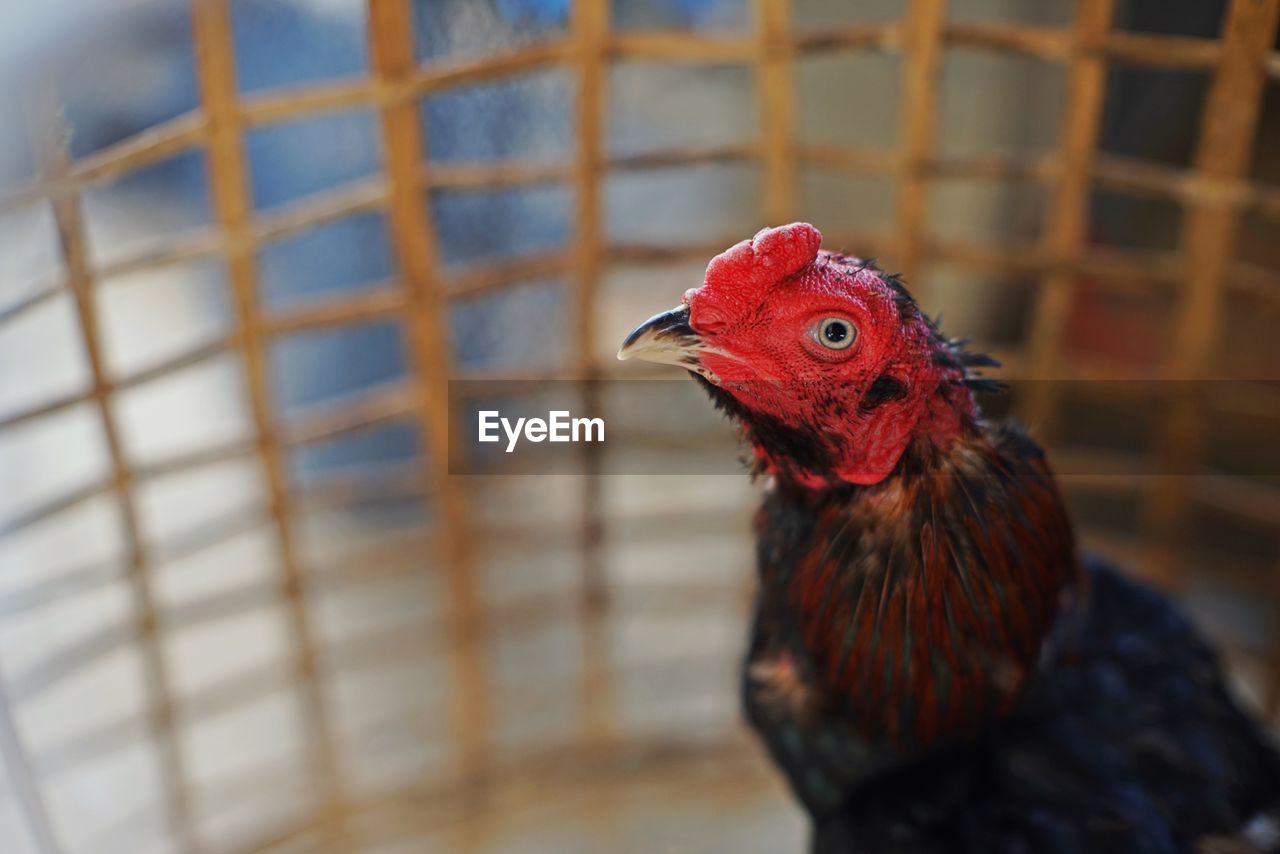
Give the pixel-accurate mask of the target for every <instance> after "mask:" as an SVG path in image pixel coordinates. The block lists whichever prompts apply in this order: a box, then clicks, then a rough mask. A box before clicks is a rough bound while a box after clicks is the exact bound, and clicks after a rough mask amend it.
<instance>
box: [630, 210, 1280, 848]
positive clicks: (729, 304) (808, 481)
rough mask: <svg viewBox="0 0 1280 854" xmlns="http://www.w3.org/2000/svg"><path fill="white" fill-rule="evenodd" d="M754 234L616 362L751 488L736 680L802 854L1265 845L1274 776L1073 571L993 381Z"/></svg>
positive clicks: (1121, 589)
mask: <svg viewBox="0 0 1280 854" xmlns="http://www.w3.org/2000/svg"><path fill="white" fill-rule="evenodd" d="M820 243H821V235H820V234H819V233H818V231H817V230H816V229H814V228H813V227H812V226H808V225H805V224H794V225H791V226H786V227H783V228H778V229H766V230H765V231H762V232H760V233H759V234H757V235H756V236H755V238H754V239H752V240H748V241H743V242H742V243H740V244H738V245H737V246H734V247H732V248H731V249H729V250H728V251H726V252H725V253H722V254H721V255H720V256H717V258H715V259H714V260H713V261H712V262H711V264H710V265H709V267H708V269H707V276H706V281H705V283H704V284H703V286H702V287H701V288H696V289H691V290H690V291H689V292H687V293H686V294H685V299H684V302H683V304H682V306H681V307H679V308H677V309H674V310H672V311H670V312H667V313H665V314H662V315H658V316H655V317H654V318H651V319H650V320H649V321H648V322H646V323H645V324H644V325H642V326H641V327H639V328H638V329H637V330H636V331H635V332H633V333H632V335H631V336H630V337H629V338H628V340H627V342H626V343H624V345H623V348H622V350H621V351H620V352H619V356H620V357H624V358H625V357H630V356H636V357H639V358H646V359H649V360H652V361H660V362H668V363H672V364H676V365H679V366H681V367H684V368H686V369H688V370H690V371H691V372H692V373H693V374H694V375H695V377H696V378H697V379H698V381H699V382H700V383H701V384H702V385H703V386H704V387H705V388H706V390H707V392H708V393H709V395H710V396H711V398H712V400H713V401H714V402H715V403H716V405H717V406H719V407H720V408H722V409H723V410H724V411H725V412H726V413H727V414H728V415H729V416H730V417H732V418H733V419H734V420H735V421H737V422H738V423H739V424H740V426H741V428H742V430H743V434H744V438H745V440H746V441H747V443H748V444H749V446H750V447H751V449H752V452H753V460H754V466H755V468H756V470H757V472H758V473H761V474H764V475H766V476H767V477H768V478H769V479H770V486H769V488H768V489H767V492H766V496H765V500H764V504H763V506H762V508H761V510H760V512H759V514H758V515H757V518H756V523H755V529H756V536H757V542H758V570H759V590H758V593H757V601H756V609H755V619H754V623H753V631H752V638H751V643H750V648H749V650H748V654H747V657H746V662H745V666H744V674H743V701H744V706H745V710H746V715H747V718H748V720H749V721H750V723H751V724H752V725H753V726H754V728H755V729H756V730H757V732H758V733H759V734H760V736H761V739H762V740H763V742H764V744H765V746H766V748H767V749H768V751H769V753H770V754H771V756H772V757H773V759H774V761H775V762H776V763H777V764H778V766H779V767H780V768H781V769H782V771H783V772H784V773H785V775H786V777H787V779H788V781H789V783H790V784H791V787H792V789H793V791H794V792H795V794H796V796H797V798H798V799H799V800H800V801H801V802H802V803H803V804H804V806H805V807H806V808H807V809H808V811H809V813H810V814H811V816H812V818H813V830H814V832H813V850H814V851H817V852H832V854H837V853H838V852H854V851H858V852H862V851H922V852H923V851H973V852H997V851H1009V852H1041V851H1049V852H1085V851H1089V852H1092V851H1126V852H1128V851H1133V852H1165V851H1168V852H1176V851H1191V850H1197V849H1199V850H1214V849H1215V847H1216V850H1221V851H1257V850H1267V849H1268V847H1269V846H1271V845H1274V844H1275V843H1277V842H1278V841H1280V824H1277V823H1276V822H1274V821H1271V819H1270V816H1271V814H1272V812H1273V811H1274V810H1275V808H1276V807H1277V806H1278V805H1280V757H1278V756H1277V753H1276V751H1275V748H1274V747H1273V745H1272V744H1271V742H1270V739H1269V736H1268V734H1267V733H1266V732H1265V731H1264V730H1263V729H1262V728H1261V727H1260V726H1259V725H1258V724H1257V723H1256V722H1255V721H1254V720H1253V719H1251V718H1250V717H1249V716H1248V715H1247V714H1246V713H1245V712H1243V711H1242V710H1241V709H1240V708H1239V707H1238V706H1237V705H1236V703H1235V702H1234V700H1233V699H1232V698H1231V696H1230V695H1229V693H1228V691H1227V689H1226V687H1225V685H1224V682H1223V677H1222V672H1221V668H1220V666H1219V664H1218V662H1217V660H1216V658H1215V656H1214V655H1213V653H1212V652H1211V651H1210V649H1209V648H1208V647H1207V646H1206V645H1205V644H1204V643H1203V642H1202V641H1201V640H1200V639H1199V638H1198V636H1197V635H1196V633H1195V631H1194V629H1193V628H1192V627H1191V626H1190V624H1189V623H1188V622H1187V621H1186V620H1185V619H1184V618H1183V617H1182V616H1181V615H1180V613H1179V612H1178V611H1177V610H1176V609H1175V608H1174V607H1173V606H1172V605H1171V604H1170V603H1169V602H1168V601H1167V600H1166V599H1164V598H1163V597H1162V596H1160V595H1159V594H1157V593H1155V592H1153V591H1150V590H1147V589H1145V588H1143V587H1141V586H1139V585H1137V584H1135V583H1133V582H1130V581H1127V580H1125V579H1124V578H1123V577H1122V576H1121V575H1119V574H1117V573H1115V572H1114V571H1112V570H1110V569H1108V568H1106V567H1104V566H1101V565H1099V564H1096V563H1093V562H1090V561H1082V560H1081V559H1080V558H1079V557H1078V556H1077V553H1076V549H1075V541H1074V537H1073V535H1072V531H1071V525H1070V521H1069V519H1068V517H1067V514H1066V511H1065V507H1064V505H1063V502H1062V499H1061V497H1060V495H1059V493H1058V490H1057V487H1056V485H1055V483H1054V478H1053V475H1052V472H1051V471H1050V469H1049V466H1048V463H1047V462H1046V460H1045V457H1044V454H1043V453H1042V451H1041V450H1040V448H1039V447H1038V446H1037V445H1036V444H1035V443H1034V442H1033V441H1032V440H1031V439H1030V438H1028V437H1027V436H1026V435H1025V434H1024V433H1023V432H1022V431H1021V430H1019V429H1018V428H1017V427H1015V426H1013V425H1009V424H992V423H990V422H988V421H986V420H985V419H984V418H983V417H982V413H981V411H980V410H979V408H978V406H977V404H976V402H975V399H974V391H975V390H977V389H981V388H983V387H984V386H988V385H990V381H989V380H986V379H983V378H982V377H980V376H978V375H977V369H978V368H981V367H984V366H987V365H990V364H992V363H991V362H990V361H989V360H987V359H985V358H984V357H981V356H977V355H974V354H970V353H968V352H966V350H965V349H964V347H963V345H962V344H961V343H959V342H955V341H951V340H948V339H946V338H945V337H943V336H942V335H941V333H940V332H939V330H938V329H937V327H936V325H935V324H934V323H933V322H932V321H931V320H929V319H928V318H927V317H926V316H925V315H924V314H923V313H922V312H921V311H920V310H919V309H918V307H917V306H916V304H915V302H914V300H913V299H912V298H911V297H910V295H909V294H908V293H907V292H906V290H905V288H904V287H903V286H902V285H901V283H899V282H898V281H897V280H896V279H895V278H894V277H892V276H888V275H886V274H884V273H883V272H881V271H879V270H878V269H876V268H874V267H873V266H871V265H869V264H865V263H863V262H861V261H859V260H857V259H853V258H849V257H846V256H843V255H839V254H834V253H827V252H821V251H819V246H820Z"/></svg>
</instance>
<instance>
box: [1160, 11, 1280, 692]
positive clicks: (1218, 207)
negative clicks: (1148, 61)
mask: <svg viewBox="0 0 1280 854" xmlns="http://www.w3.org/2000/svg"><path fill="white" fill-rule="evenodd" d="M1277 24H1280V0H1231V3H1230V4H1229V5H1228V8H1227V16H1226V20H1225V22H1224V23H1223V36H1222V55H1221V59H1220V62H1219V64H1218V68H1217V71H1216V73H1215V74H1214V80H1213V86H1212V88H1211V89H1210V90H1209V96H1208V100H1207V102H1206V104H1205V108H1204V114H1203V115H1202V116H1201V119H1200V138H1199V141H1198V144H1197V148H1196V153H1195V168H1196V172H1197V173H1198V174H1200V175H1203V176H1205V177H1207V178H1213V179H1218V180H1224V181H1238V180H1241V179H1243V178H1246V177H1247V176H1248V174H1249V169H1250V166H1251V164H1252V161H1253V147H1254V138H1255V136H1256V134H1257V125H1258V119H1259V117H1260V115H1261V112H1262V95H1263V86H1264V85H1265V83H1266V76H1265V65H1264V63H1265V61H1266V58H1267V54H1268V53H1270V51H1271V46H1272V45H1273V44H1274V43H1275V39H1276V28H1277ZM1238 201H1239V197H1238V196H1225V197H1223V198H1221V199H1217V198H1213V197H1205V198H1200V199H1196V200H1194V201H1193V202H1192V203H1191V204H1190V206H1189V210H1188V213H1187V217H1186V221H1185V223H1184V227H1183V231H1182V238H1181V240H1182V246H1183V252H1184V256H1185V261H1184V265H1185V268H1186V270H1187V277H1186V281H1185V284H1184V286H1183V290H1182V293H1181V295H1180V299H1179V306H1178V310H1177V318H1176V320H1175V326H1174V329H1173V334H1174V342H1175V344H1174V347H1173V349H1172V355H1171V357H1170V366H1169V368H1170V376H1171V377H1173V378H1174V381H1175V382H1187V383H1195V382H1198V381H1201V380H1205V379H1210V380H1211V379H1213V378H1214V377H1215V374H1216V365H1217V362H1218V356H1219V352H1218V342H1219V338H1220V335H1221V326H1222V316H1223V293H1224V291H1225V288H1223V286H1222V282H1223V280H1224V279H1225V277H1226V276H1227V274H1228V268H1229V266H1230V263H1231V259H1232V257H1234V255H1235V250H1236V233H1237V230H1238V228H1239V224H1240V213H1239V211H1238V209H1237V203H1238ZM1206 426H1207V425H1205V424H1204V423H1203V421H1202V420H1201V419H1200V417H1199V415H1198V414H1197V406H1196V401H1195V400H1193V399H1192V397H1191V396H1190V395H1178V396H1177V397H1175V399H1174V402H1173V404H1172V406H1170V407H1169V409H1168V412H1167V415H1166V419H1165V420H1164V421H1163V422H1162V424H1161V428H1160V435H1159V436H1158V437H1157V438H1156V443H1155V450H1156V453H1157V454H1158V455H1160V457H1161V458H1162V459H1163V460H1164V461H1165V469H1164V470H1166V471H1174V472H1190V471H1196V470H1197V469H1198V468H1199V465H1200V461H1201V459H1202V458H1203V455H1204V445H1205V435H1204V431H1205V429H1206ZM1163 480H1164V478H1153V479H1152V480H1151V483H1150V484H1149V485H1148V488H1147V489H1146V491H1145V493H1144V495H1143V499H1144V511H1145V512H1144V515H1145V518H1146V523H1147V525H1148V526H1149V528H1150V531H1151V538H1152V541H1153V542H1154V543H1155V544H1156V545H1157V550H1156V555H1157V565H1156V566H1155V567H1153V569H1154V572H1155V574H1156V575H1157V576H1158V577H1160V578H1161V579H1163V580H1165V581H1166V582H1167V583H1169V584H1177V583H1178V582H1180V581H1181V576H1182V568H1183V567H1182V561H1181V560H1180V557H1179V551H1180V547H1181V546H1183V545H1184V543H1185V540H1184V538H1183V537H1182V535H1181V526H1180V524H1179V523H1180V522H1181V520H1182V518H1183V516H1184V515H1185V512H1186V506H1187V498H1188V496H1187V492H1186V490H1187V487H1188V483H1187V481H1186V479H1184V478H1173V479H1172V480H1171V481H1170V482H1169V483H1162V482H1161V481H1163ZM1277 676H1280V674H1273V678H1272V684H1273V686H1274V684H1275V681H1276V677H1277ZM1276 696H1278V695H1277V694H1276V693H1275V689H1274V688H1272V700H1271V702H1273V703H1274V702H1275V697H1276Z"/></svg>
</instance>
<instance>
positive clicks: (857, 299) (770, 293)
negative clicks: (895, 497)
mask: <svg viewBox="0 0 1280 854" xmlns="http://www.w3.org/2000/svg"><path fill="white" fill-rule="evenodd" d="M821 243H822V234H821V233H820V232H819V231H818V230H817V229H816V228H814V227H813V226H812V225H809V224H807V223H793V224H791V225H786V226H782V227H779V228H770V229H764V230H763V231H761V232H759V233H758V234H756V236H755V237H754V238H753V239H751V240H744V241H742V242H741V243H739V244H737V245H736V246H734V247H732V248H731V249H728V250H727V251H725V252H723V253H721V254H720V255H718V256H716V257H715V258H713V259H712V261H711V263H710V264H709V265H708V266H707V273H706V279H705V283H704V284H703V286H702V287H700V288H697V289H692V290H690V291H688V292H687V293H686V294H685V303H686V304H687V305H688V306H689V322H690V325H691V326H692V327H693V329H694V331H695V332H697V333H698V334H699V335H700V336H701V337H702V338H703V340H704V341H705V342H706V343H707V344H708V345H710V347H711V348H713V350H718V351H721V353H716V352H709V353H707V354H705V355H704V356H703V358H702V363H703V365H704V366H705V367H706V368H708V369H709V370H710V371H712V372H713V373H714V374H715V375H716V376H717V377H718V379H719V384H720V385H721V387H722V388H723V389H724V390H725V391H727V392H728V393H729V394H731V395H733V396H734V398H736V399H737V400H738V402H739V403H741V404H742V405H744V406H745V407H747V408H748V409H750V410H752V411H753V412H756V413H762V414H764V415H767V416H770V417H772V418H774V419H777V420H778V421H781V422H782V423H784V424H786V425H788V426H791V427H797V428H807V429H812V430H814V431H816V432H817V433H819V434H821V435H824V436H827V437H829V439H830V443H829V444H830V448H829V450H830V451H831V453H832V454H833V455H834V457H835V460H834V463H833V465H832V466H831V471H829V472H798V473H794V474H793V477H794V479H795V480H796V481H797V482H799V483H801V484H803V485H805V486H809V487H813V488H821V487H823V486H827V485H830V483H831V481H832V478H833V477H834V478H835V479H836V480H840V481H845V482H848V483H854V484H860V485H869V484H874V483H879V482H880V481H881V480H883V479H884V478H885V477H887V476H888V475H889V473H890V472H892V471H893V469H894V467H895V466H896V465H897V463H898V460H899V459H900V458H901V456H902V454H903V452H904V451H905V450H906V448H907V446H908V444H909V443H910V442H911V440H912V438H913V437H915V436H917V435H922V434H923V435H927V436H929V437H931V438H933V439H934V440H935V441H936V442H937V443H939V444H940V445H945V444H946V443H948V442H950V441H951V440H952V439H954V438H955V437H956V436H958V435H960V433H961V431H962V429H963V425H964V424H965V423H966V421H968V420H971V419H972V417H973V415H974V413H975V409H974V404H973V399H972V395H971V394H970V393H969V392H968V390H967V389H964V388H963V387H962V386H961V385H960V384H959V383H947V386H946V388H945V389H944V390H943V391H944V393H943V394H938V391H939V388H940V387H941V386H942V385H943V383H944V381H945V380H948V379H955V380H959V379H961V378H962V376H961V373H960V371H959V370H958V369H956V368H954V367H949V366H946V365H940V364H938V363H937V362H936V360H935V359H934V358H933V356H934V354H935V353H936V352H937V351H938V348H939V346H940V344H939V339H938V336H937V334H936V332H935V331H934V330H933V329H932V328H931V326H930V325H929V323H928V321H927V320H926V319H925V318H924V317H923V316H921V315H919V314H916V313H913V314H912V316H909V317H903V316H902V314H901V312H900V309H899V305H900V302H899V300H898V299H897V298H896V296H897V294H896V292H895V290H894V288H893V286H892V285H890V284H889V283H888V282H886V281H885V279H883V278H881V276H880V274H878V273H877V272H876V271H875V270H872V269H870V268H863V267H862V266H861V265H860V263H859V262H858V261H857V259H853V258H848V257H845V256H842V255H837V254H834V253H831V252H825V251H820V250H819V246H820V245H821ZM832 317H836V318H840V319H842V320H844V321H846V322H848V323H849V324H851V326H852V327H853V328H854V329H856V330H857V338H856V339H855V341H854V342H853V344H852V345H851V346H849V347H848V348H847V349H844V350H833V349H829V348H827V347H825V346H823V344H822V343H820V342H819V340H817V335H816V329H817V326H818V325H819V324H821V323H822V321H823V320H824V319H826V318H832ZM886 376H887V377H890V378H892V379H893V380H896V381H897V382H898V383H900V384H901V386H902V388H903V389H904V393H903V394H902V395H901V396H900V397H898V398H897V399H894V400H891V401H888V402H884V403H881V404H879V405H877V406H874V407H865V406H863V405H862V404H863V402H864V398H865V396H866V394H867V391H868V390H869V389H870V388H871V386H872V384H873V383H874V382H875V381H876V380H877V378H880V377H886ZM757 453H758V454H760V455H761V456H762V458H763V462H764V463H765V465H766V467H767V468H769V469H771V470H774V471H775V473H776V470H777V468H778V467H777V465H776V461H773V460H770V459H768V452H767V451H766V450H764V449H763V448H761V447H760V446H759V445H757Z"/></svg>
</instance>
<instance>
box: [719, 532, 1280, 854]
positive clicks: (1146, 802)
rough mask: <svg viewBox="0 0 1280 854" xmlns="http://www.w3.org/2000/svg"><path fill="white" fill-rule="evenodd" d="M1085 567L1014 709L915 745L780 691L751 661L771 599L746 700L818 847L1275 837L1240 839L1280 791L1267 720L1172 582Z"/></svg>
mask: <svg viewBox="0 0 1280 854" xmlns="http://www.w3.org/2000/svg"><path fill="white" fill-rule="evenodd" d="M774 512H775V514H777V513H779V511H778V510H777V509H776V508H775V510H774ZM775 520H776V523H777V524H783V525H785V524H788V523H787V522H786V521H785V513H782V515H777V516H775ZM791 524H794V525H797V526H800V527H803V526H804V525H805V524H806V523H805V522H804V521H803V520H793V521H792V523H791ZM780 533H782V532H780ZM767 536H768V534H767V532H766V538H767ZM763 548H765V549H767V544H765V545H764V546H763ZM1084 580H1085V584H1084V585H1082V587H1081V591H1082V593H1081V596H1080V598H1079V600H1078V601H1077V602H1076V603H1075V604H1074V605H1073V606H1072V607H1071V608H1070V609H1069V610H1068V611H1066V612H1065V613H1064V616H1063V618H1062V620H1061V621H1060V623H1059V625H1058V627H1057V629H1056V634H1055V637H1054V638H1053V639H1052V641H1051V642H1050V643H1049V644H1048V645H1047V647H1046V650H1047V651H1046V655H1045V659H1044V660H1043V661H1042V662H1041V666H1040V667H1039V669H1038V671H1037V673H1036V674H1035V676H1034V677H1033V678H1032V679H1031V680H1030V681H1029V683H1028V685H1027V687H1026V690H1025V692H1024V694H1023V695H1022V697H1021V699H1020V700H1019V702H1018V703H1017V705H1016V706H1015V708H1014V709H1013V710H1012V711H1011V713H1010V714H1009V715H1008V716H1007V717H1005V718H1002V719H998V720H992V721H990V722H989V723H988V724H987V725H986V726H984V727H983V728H982V729H981V730H980V732H979V733H978V734H977V735H976V736H975V737H974V738H973V739H971V740H970V739H967V738H966V739H959V740H956V741H955V742H954V743H950V744H945V745H940V746H937V747H934V748H930V749H927V750H923V751H918V752H916V754H915V755H913V756H910V757H904V756H902V755H900V754H899V753H898V752H897V751H895V750H894V749H893V748H891V747H889V746H885V745H878V746H877V745H875V744H872V743H869V742H868V741H867V740H865V739H864V738H863V737H861V736H860V735H859V733H858V732H857V731H856V728H854V727H853V726H852V725H851V724H850V722H849V721H848V720H847V719H845V718H842V717H841V716H840V715H839V713H838V711H837V712H835V713H833V714H828V715H825V716H824V715H823V714H821V713H819V714H817V715H814V716H812V717H807V716H805V715H797V714H795V713H794V709H793V707H791V706H789V705H788V704H787V703H785V702H779V701H778V698H777V697H776V696H771V695H769V694H768V692H767V691H766V690H765V688H764V686H762V684H761V681H760V680H759V679H758V678H757V677H756V676H753V675H752V673H751V672H750V668H751V663H752V662H753V661H759V660H760V659H761V657H762V656H767V655H769V649H770V647H771V645H772V644H773V642H774V640H775V633H776V632H777V631H778V628H779V627H778V626H777V624H776V620H777V619H779V618H778V617H777V616H776V615H770V614H769V613H768V612H769V609H768V608H767V607H766V608H765V609H764V610H763V612H762V613H761V614H760V615H759V616H758V618H757V623H756V627H755V634H754V637H753V642H752V648H751V651H750V652H749V654H748V673H747V674H746V677H745V679H744V690H745V696H744V699H745V704H746V709H747V715H748V718H749V720H750V721H751V723H752V724H753V726H755V727H756V728H757V730H758V731H759V732H760V734H761V736H762V738H763V739H764V741H765V743H766V744H767V746H768V747H769V749H770V752H771V753H772V754H773V756H774V758H775V760H776V761H777V762H778V764H779V765H780V767H781V768H782V769H783V771H784V773H785V774H786V775H787V777H788V779H789V781H790V782H791V783H792V786H793V788H794V789H795V790H796V792H797V795H798V796H799V797H800V799H801V800H802V801H803V802H804V803H805V804H806V806H807V807H808V808H809V809H810V811H811V813H812V814H813V817H814V837H813V850H814V851H815V852H830V854H836V853H837V852H840V853H841V854H842V853H843V852H855V851H857V852H874V851H903V852H908V851H909V852H916V851H919V852H947V851H957V852H1027V854H1032V852H1063V854H1067V852H1094V851H1097V852H1111V851H1115V852H1178V851H1196V850H1205V851H1213V850H1221V851H1232V852H1237V851H1238V852H1247V851H1254V850H1266V849H1265V848H1259V847H1257V846H1253V843H1251V842H1247V841H1242V840H1244V839H1245V832H1246V831H1245V828H1246V825H1248V824H1249V822H1250V820H1251V819H1254V818H1255V817H1256V816H1259V815H1260V814H1264V813H1266V812H1268V811H1270V810H1272V809H1274V808H1275V807H1276V806H1277V805H1278V804H1280V759H1278V758H1277V754H1276V751H1275V748H1274V746H1273V744H1272V741H1271V737H1270V736H1269V734H1268V733H1266V732H1265V731H1264V730H1263V729H1262V727H1261V726H1260V725H1259V724H1258V723H1256V722H1255V721H1254V720H1253V719H1251V718H1250V717H1249V716H1248V715H1247V714H1246V713H1244V712H1243V711H1242V710H1241V709H1240V707H1239V706H1238V705H1237V704H1236V702H1235V701H1234V699H1233V698H1232V697H1231V696H1230V694H1229V692H1228V691H1227V689H1226V687H1225V685H1224V681H1223V674H1222V670H1221V667H1220V664H1219V662H1218V659H1217V657H1216V656H1215V655H1214V653H1213V652H1212V651H1211V650H1210V649H1209V648H1208V646H1207V645H1206V644H1205V643H1204V642H1203V641H1202V640H1201V639H1200V638H1199V636H1198V635H1197V634H1196V632H1195V630H1194V628H1193V627H1192V626H1191V625H1190V623H1189V622H1188V621H1187V620H1186V619H1185V618H1184V616H1183V615H1182V614H1181V613H1180V612H1179V611H1178V609H1177V608H1176V607H1175V606H1174V605H1173V604H1171V603H1170V602H1169V601H1168V600H1167V599H1166V598H1165V597H1164V596H1163V595H1161V594H1159V593H1156V592H1154V591H1152V590H1150V589H1147V588H1145V587H1143V586H1140V585H1138V584H1136V583H1134V582H1133V581H1130V580H1128V579H1126V578H1124V577H1123V576H1122V575H1120V574H1118V573H1116V572H1115V571H1114V570H1112V569H1110V568H1108V567H1105V566H1103V565H1101V564H1098V563H1087V564H1086V567H1085V572H1084ZM799 655H800V656H801V657H802V656H803V653H800V654H799ZM794 666H795V667H796V669H797V670H798V674H799V676H800V677H801V678H802V679H803V678H812V674H811V673H808V672H806V667H807V666H808V665H807V664H806V662H805V661H804V660H803V659H802V658H801V660H798V661H796V662H795V665H794ZM757 675H758V674H757ZM1264 824H1265V821H1255V827H1254V828H1253V830H1254V831H1256V830H1257V827H1258V826H1259V825H1264ZM1262 835H1263V836H1264V835H1265V834H1262ZM1255 836H1259V834H1257V833H1255ZM1259 838H1261V836H1259ZM1263 841H1265V840H1263ZM1214 846H1217V847H1216V848H1215V847H1214Z"/></svg>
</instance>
